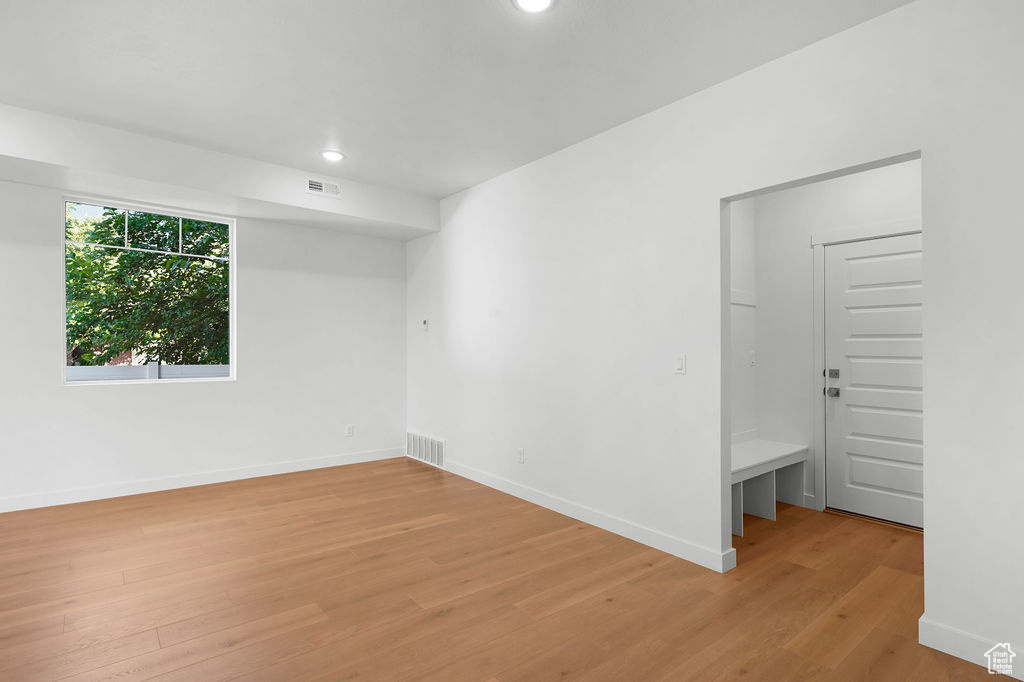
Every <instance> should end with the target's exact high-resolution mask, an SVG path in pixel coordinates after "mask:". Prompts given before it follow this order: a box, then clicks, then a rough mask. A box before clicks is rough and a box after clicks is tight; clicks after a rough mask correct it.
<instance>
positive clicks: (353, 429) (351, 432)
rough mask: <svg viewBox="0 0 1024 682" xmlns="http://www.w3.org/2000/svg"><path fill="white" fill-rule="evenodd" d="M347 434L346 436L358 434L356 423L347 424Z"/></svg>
mask: <svg viewBox="0 0 1024 682" xmlns="http://www.w3.org/2000/svg"><path fill="white" fill-rule="evenodd" d="M345 435H346V436H354V435H356V427H355V424H345Z"/></svg>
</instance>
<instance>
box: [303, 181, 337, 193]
mask: <svg viewBox="0 0 1024 682" xmlns="http://www.w3.org/2000/svg"><path fill="white" fill-rule="evenodd" d="M306 191H307V192H309V193H310V194H322V195H324V196H328V197H337V196H340V195H341V187H340V186H339V185H337V184H335V183H333V182H324V181H323V180H314V179H313V178H309V179H308V180H306Z"/></svg>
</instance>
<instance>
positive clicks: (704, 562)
mask: <svg viewBox="0 0 1024 682" xmlns="http://www.w3.org/2000/svg"><path fill="white" fill-rule="evenodd" d="M417 461H419V460H417ZM443 468H444V469H446V470H447V471H450V472H451V473H453V474H455V475H457V476H462V477H463V478H468V479H470V480H471V481H476V482H477V483H480V484H482V485H486V486H487V487H489V488H495V489H496V490H500V491H502V492H503V493H508V494H509V495H514V496H515V497H518V498H520V499H523V500H526V501H528V502H533V503H534V504H538V505H540V506H542V507H545V508H547V509H551V510H552V511H556V512H558V513H559V514H565V515H566V516H569V517H572V518H574V519H578V520H579V521H583V522H585V523H589V524H591V525H592V526H597V527H598V528H603V529H604V530H607V531H610V532H612V533H615V534H616V535H622V536H624V537H627V538H629V539H630V540H636V541H637V542H640V543H643V544H645V545H648V546H650V547H654V548H655V549H660V550H661V551H663V552H668V553H669V554H672V555H674V556H677V557H679V558H681V559H686V560H687V561H691V562H693V563H695V564H700V565H701V566H704V567H706V568H710V569H711V570H713V571H718V572H719V573H725V572H726V571H728V570H731V569H733V568H735V567H736V550H735V549H733V548H731V547H730V548H729V549H728V550H726V551H724V552H719V551H717V550H714V549H712V548H710V547H704V546H702V545H697V544H694V543H692V542H688V541H686V540H683V539H682V538H677V537H674V536H671V535H667V534H665V533H662V532H661V531H657V530H654V529H652V528H647V527H646V526H640V525H637V524H635V523H633V522H631V521H626V520H625V519H620V518H618V517H617V516H612V515H610V514H606V513H604V512H601V511H598V510H596V509H593V508H592V507H587V506H585V505H582V504H577V503H575V502H570V501H569V500H566V499H564V498H561V497H557V496H555V495H549V494H548V493H545V492H542V491H540V490H537V489H536V488H531V487H529V486H525V485H521V484H519V483H515V482H514V481H510V480H508V479H507V478H502V477H500V476H494V475H492V474H488V473H486V472H483V471H480V470H479V469H474V468H473V467H470V466H466V465H464V464H459V463H458V462H452V461H448V462H447V463H446V464H445V466H444V467H443Z"/></svg>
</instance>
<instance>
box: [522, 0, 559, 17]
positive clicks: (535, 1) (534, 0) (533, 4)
mask: <svg viewBox="0 0 1024 682" xmlns="http://www.w3.org/2000/svg"><path fill="white" fill-rule="evenodd" d="M512 4H513V5H515V6H516V8H517V9H521V10H523V11H524V12H530V13H531V14H536V13H537V12H544V11H546V10H549V9H551V5H553V4H555V0H512Z"/></svg>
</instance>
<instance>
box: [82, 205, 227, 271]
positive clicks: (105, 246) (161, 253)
mask: <svg viewBox="0 0 1024 682" xmlns="http://www.w3.org/2000/svg"><path fill="white" fill-rule="evenodd" d="M172 217H173V216H172ZM178 220H181V218H178ZM217 224H218V225H223V224H224V223H217ZM178 229H179V230H180V229H181V228H178ZM179 239H180V237H179ZM229 239H230V237H229ZM68 244H71V245H72V246H87V247H89V248H91V249H117V250H118V251H138V252H140V253H155V254H157V255H158V256H182V257H183V258H198V259H199V260H213V261H217V262H219V263H227V262H228V261H229V260H230V257H229V258H221V257H220V256H200V255H199V254H195V253H183V252H181V251H160V250H158V249H144V248H142V247H141V246H112V245H110V244H95V243H93V242H69V241H67V240H64V246H65V247H66V246H67V245H68ZM228 252H229V253H230V246H229V248H228Z"/></svg>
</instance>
